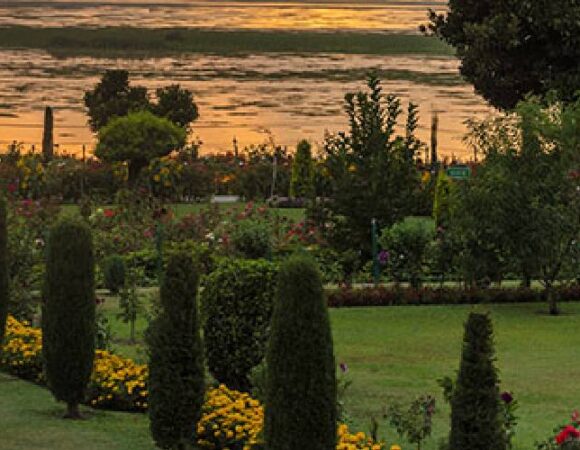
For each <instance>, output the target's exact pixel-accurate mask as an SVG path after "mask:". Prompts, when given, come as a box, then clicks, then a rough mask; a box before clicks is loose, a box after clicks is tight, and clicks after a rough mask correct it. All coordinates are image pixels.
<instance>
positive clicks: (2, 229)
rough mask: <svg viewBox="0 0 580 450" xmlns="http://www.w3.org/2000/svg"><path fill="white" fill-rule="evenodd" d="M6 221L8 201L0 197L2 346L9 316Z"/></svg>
mask: <svg viewBox="0 0 580 450" xmlns="http://www.w3.org/2000/svg"><path fill="white" fill-rule="evenodd" d="M6 222H7V220H6V200H4V198H2V197H0V345H2V340H3V339H4V332H5V330H6V316H7V315H8V296H9V295H10V292H9V288H8V280H9V278H8V225H7V223H6Z"/></svg>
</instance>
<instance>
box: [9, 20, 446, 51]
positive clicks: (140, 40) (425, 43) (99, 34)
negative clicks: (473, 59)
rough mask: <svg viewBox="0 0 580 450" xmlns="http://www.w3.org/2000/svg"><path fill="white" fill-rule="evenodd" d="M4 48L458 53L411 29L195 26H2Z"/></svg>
mask: <svg viewBox="0 0 580 450" xmlns="http://www.w3.org/2000/svg"><path fill="white" fill-rule="evenodd" d="M0 48H30V49H43V50H47V51H49V52H51V53H55V54H59V55H62V56H66V55H78V54H85V55H104V56H106V55H115V54H123V56H125V57H126V56H129V55H131V54H133V55H136V56H138V55H144V56H148V55H156V54H172V53H217V54H240V53H279V52H284V53H288V52H289V53H321V52H323V53H346V54H376V55H441V56H448V55H452V54H453V52H452V50H451V48H450V47H448V46H447V45H445V44H443V43H442V42H440V41H439V40H437V39H435V38H430V37H425V36H419V35H406V34H388V35H385V34H376V33H352V32H345V33H337V32H330V33H317V32H302V31H301V32H291V31H271V32H270V31H217V30H201V29H189V28H174V29H149V28H147V29H145V28H127V27H114V28H101V29H88V28H32V27H21V26H18V27H4V28H0Z"/></svg>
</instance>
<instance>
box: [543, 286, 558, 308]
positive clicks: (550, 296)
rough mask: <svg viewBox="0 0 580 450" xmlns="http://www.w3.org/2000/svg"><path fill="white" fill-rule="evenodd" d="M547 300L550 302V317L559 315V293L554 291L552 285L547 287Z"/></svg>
mask: <svg viewBox="0 0 580 450" xmlns="http://www.w3.org/2000/svg"><path fill="white" fill-rule="evenodd" d="M546 300H547V301H548V307H549V308H550V315H552V316H557V315H559V314H560V308H559V307H558V293H557V292H555V291H554V288H553V287H552V286H551V285H547V286H546Z"/></svg>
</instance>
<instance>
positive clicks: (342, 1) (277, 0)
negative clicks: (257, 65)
mask: <svg viewBox="0 0 580 450" xmlns="http://www.w3.org/2000/svg"><path fill="white" fill-rule="evenodd" d="M228 3H229V4H244V3H247V4H252V3H262V4H275V5H305V6H309V7H313V6H318V5H321V6H322V5H323V6H325V7H332V6H333V5H336V6H337V7H351V8H365V7H367V6H371V7H377V6H378V7H380V6H407V7H425V6H426V7H446V6H447V2H446V1H412V0H411V1H410V0H401V1H398V0H366V1H365V2H364V3H363V4H357V3H353V2H352V1H349V0H326V1H321V0H265V1H264V0H205V1H204V0H193V1H186V0H181V1H180V0H169V1H167V2H159V1H154V0H151V1H147V0H123V1H111V0H102V1H101V0H71V1H66V0H64V1H58V0H57V1H51V0H22V1H20V0H12V1H11V0H1V1H0V7H39V6H50V7H59V8H60V7H62V8H67V7H68V8H71V7H75V6H78V7H84V6H85V5H86V6H94V5H99V6H101V5H103V6H105V5H106V6H147V7H155V6H159V7H172V6H175V7H180V6H184V5H189V6H191V5H196V4H199V5H212V6H219V5H221V4H228Z"/></svg>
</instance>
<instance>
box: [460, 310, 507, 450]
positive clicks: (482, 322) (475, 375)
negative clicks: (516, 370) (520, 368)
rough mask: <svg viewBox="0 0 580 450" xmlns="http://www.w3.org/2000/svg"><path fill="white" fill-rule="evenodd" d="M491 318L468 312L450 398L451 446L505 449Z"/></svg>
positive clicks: (486, 449)
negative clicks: (455, 381)
mask: <svg viewBox="0 0 580 450" xmlns="http://www.w3.org/2000/svg"><path fill="white" fill-rule="evenodd" d="M494 353H495V352H494V344H493V329H492V322H491V319H490V318H489V316H488V315H487V314H479V313H471V314H470V315H469V318H468V320H467V323H466V324H465V335H464V338H463V352H462V355H461V366H460V368H459V373H458V376H457V383H456V387H455V390H454V392H453V396H452V398H451V432H450V435H449V448H450V450H467V449H469V450H505V449H506V441H505V435H504V433H503V431H502V424H501V418H500V405H499V387H498V386H499V380H498V375H497V369H496V368H495V366H494V361H495V356H494Z"/></svg>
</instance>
